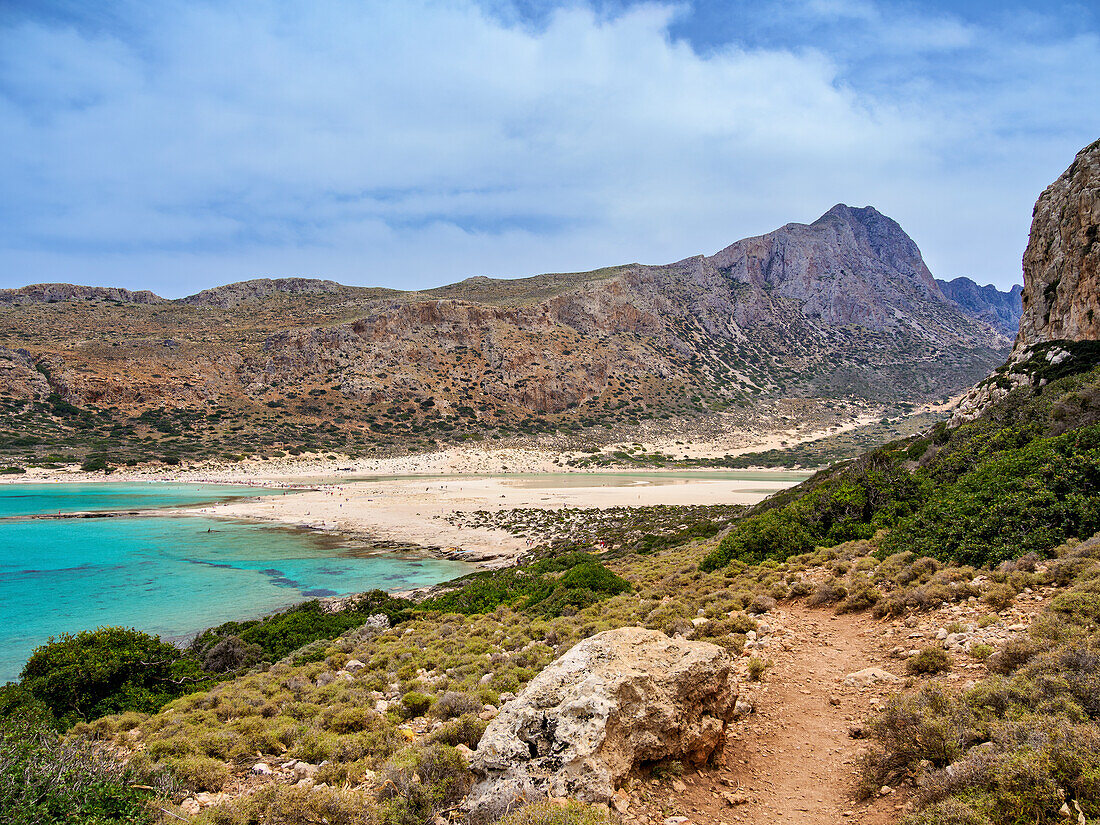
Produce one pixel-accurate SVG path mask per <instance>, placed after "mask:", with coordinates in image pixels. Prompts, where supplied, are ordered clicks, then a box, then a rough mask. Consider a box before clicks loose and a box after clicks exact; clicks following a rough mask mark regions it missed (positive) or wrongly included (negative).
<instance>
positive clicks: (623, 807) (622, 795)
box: [611, 788, 630, 814]
mask: <svg viewBox="0 0 1100 825" xmlns="http://www.w3.org/2000/svg"><path fill="white" fill-rule="evenodd" d="M611 807H612V808H614V809H615V810H616V811H618V812H619V813H621V814H625V813H626V812H627V811H628V810H629V809H630V797H629V796H628V795H627V793H626V791H624V790H623V789H622V788H619V790H617V791H615V795H614V796H612V797H611Z"/></svg>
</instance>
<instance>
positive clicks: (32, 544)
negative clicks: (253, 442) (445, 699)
mask: <svg viewBox="0 0 1100 825" xmlns="http://www.w3.org/2000/svg"><path fill="white" fill-rule="evenodd" d="M77 487H80V488H89V489H80V490H78V489H75V488H77ZM20 488H23V489H20ZM31 488H33V489H31ZM41 488H50V489H47V490H43V489H41ZM134 488H137V489H134ZM150 488H153V489H150ZM51 492H53V493H54V495H51ZM266 492H270V491H266V490H257V489H253V488H244V487H232V486H230V485H209V486H208V485H197V484H188V485H182V484H181V485H173V484H144V485H135V484H118V485H116V484H112V483H110V482H107V483H98V484H87V485H68V484H35V485H21V484H11V485H2V486H0V512H3V513H4V514H5V516H6V517H3V518H0V681H5V680H9V679H14V678H17V677H18V674H19V671H20V670H21V669H22V667H23V664H24V662H25V661H26V658H27V656H28V655H29V654H30V652H31V651H32V650H33V649H34V648H35V647H36V646H38V645H40V644H42V643H44V642H45V641H47V640H48V638H49V637H50V636H51V635H56V634H59V633H64V632H77V631H79V630H86V629H94V628H95V627H98V626H101V625H124V626H127V627H136V628H138V629H139V630H143V631H146V632H149V633H155V634H158V635H161V636H166V637H182V636H186V635H187V634H190V633H194V632H196V631H198V630H201V629H203V628H205V627H209V626H211V625H215V624H219V623H221V622H224V621H229V620H231V619H244V618H250V617H256V616H260V615H263V614H265V613H268V612H271V611H273V610H277V609H279V608H283V607H286V606H288V605H290V604H293V603H295V602H299V601H302V600H304V599H308V598H314V597H318V596H327V595H337V594H346V593H357V592H362V591H365V590H372V589H375V588H380V589H383V590H389V591H394V590H407V589H411V588H414V587H421V586H424V585H429V584H434V583H437V582H440V581H445V580H447V579H450V578H454V577H456V576H460V575H464V574H465V573H467V572H469V571H470V570H471V569H472V568H471V566H470V565H466V564H461V563H458V562H451V561H443V560H439V559H433V558H427V557H424V556H423V555H418V554H416V553H415V552H413V551H411V550H410V551H409V552H394V551H392V550H391V551H378V550H377V549H376V548H374V547H372V546H371V545H370V544H369V543H367V542H362V541H360V542H341V543H334V542H333V541H332V540H331V539H330V538H328V537H324V536H318V535H316V534H314V533H312V532H310V531H304V530H292V529H285V528H277V527H268V526H260V525H254V524H248V523H238V522H233V521H226V520H221V519H206V518H201V517H194V516H171V515H163V510H160V511H159V512H158V513H157V514H155V515H148V516H125V517H115V518H102V519H98V518H97V519H40V518H26V516H33V515H41V514H56V513H57V512H58V511H61V512H63V513H64V512H86V511H90V510H119V509H125V510H130V509H133V508H134V507H135V506H137V507H149V508H164V507H169V506H182V505H196V504H202V503H208V502H214V501H225V500H227V499H232V498H236V497H250V496H255V495H257V494H261V493H266ZM274 492H281V491H274Z"/></svg>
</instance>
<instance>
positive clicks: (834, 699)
mask: <svg viewBox="0 0 1100 825" xmlns="http://www.w3.org/2000/svg"><path fill="white" fill-rule="evenodd" d="M829 704H830V705H832V706H833V707H834V708H835V707H840V697H839V696H830V697H829Z"/></svg>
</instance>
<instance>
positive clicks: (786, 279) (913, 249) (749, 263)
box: [708, 203, 948, 330]
mask: <svg viewBox="0 0 1100 825" xmlns="http://www.w3.org/2000/svg"><path fill="white" fill-rule="evenodd" d="M708 260H709V261H710V262H711V263H712V264H713V265H714V266H716V267H718V268H719V269H722V270H725V271H727V272H728V273H729V274H730V277H732V278H735V279H737V280H740V281H744V282H746V283H748V284H750V285H752V286H753V287H756V288H760V289H764V290H766V291H768V292H769V294H772V295H775V296H778V297H783V298H786V299H790V300H792V301H798V302H801V304H802V306H803V312H804V314H805V315H806V317H808V318H815V319H819V320H820V321H821V322H822V323H826V324H832V325H835V324H859V325H861V326H864V327H866V328H868V329H872V330H885V329H891V328H897V327H899V326H907V325H910V320H911V319H913V318H914V317H915V316H916V315H920V314H922V312H923V308H925V307H928V306H931V307H934V308H936V310H937V311H938V310H939V309H942V308H943V305H944V304H947V303H948V302H947V299H946V298H945V297H944V295H943V293H942V292H940V288H939V286H937V284H936V282H935V280H934V279H933V278H932V273H931V272H929V271H928V267H927V266H926V265H925V263H924V259H923V258H922V257H921V253H920V249H919V248H918V247H917V245H916V243H914V241H913V239H912V238H910V237H909V236H908V235H907V234H905V231H904V230H903V229H902V228H901V227H900V226H899V225H898V223H897V222H896V221H894V220H892V219H891V218H888V217H886V216H885V215H883V214H882V213H881V212H879V211H878V210H876V209H874V208H873V207H870V206H866V207H862V208H859V207H851V206H848V205H846V204H842V203H841V204H837V205H836V206H834V207H833V208H832V209H830V210H829V211H828V212H826V213H825V214H824V215H822V216H821V217H820V218H818V219H817V220H816V221H814V222H813V223H811V224H801V223H789V224H787V225H785V226H783V227H780V228H779V229H777V230H776V231H774V232H770V233H768V234H767V235H760V236H758V237H755V238H747V239H745V240H743V241H738V242H737V243H735V244H732V245H731V246H728V247H726V248H725V249H723V250H722V251H721V252H719V253H718V254H717V255H715V256H713V257H712V258H710V259H708ZM918 323H920V322H918Z"/></svg>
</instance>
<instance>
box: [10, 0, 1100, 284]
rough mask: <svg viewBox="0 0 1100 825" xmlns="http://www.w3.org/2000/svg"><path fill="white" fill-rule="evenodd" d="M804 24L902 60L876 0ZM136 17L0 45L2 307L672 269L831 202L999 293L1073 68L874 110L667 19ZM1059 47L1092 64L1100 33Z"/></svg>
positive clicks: (200, 9)
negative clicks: (687, 33)
mask: <svg viewBox="0 0 1100 825" xmlns="http://www.w3.org/2000/svg"><path fill="white" fill-rule="evenodd" d="M814 3H815V6H816V8H817V11H818V13H821V14H826V13H827V14H833V15H847V16H853V15H854V16H860V17H862V18H863V19H866V20H869V21H870V22H871V24H872V27H873V28H875V29H876V30H877V31H878V32H879V33H878V34H876V35H874V37H875V38H876V40H877V42H879V44H880V46H881V47H882V48H884V49H889V48H892V47H891V45H890V38H891V37H893V36H894V35H895V34H897V33H898V31H899V30H898V29H897V27H894V26H892V25H890V21H889V20H888V19H887V18H886V17H884V16H883V13H882V11H881V9H880V8H879V7H878V6H875V5H873V4H870V3H858V2H844V3H837V2H828V1H827V0H814ZM125 8H126V10H127V14H126V15H125V16H126V17H127V19H128V23H129V26H128V27H127V28H126V29H125V30H117V29H116V30H115V31H114V33H113V34H112V33H111V32H110V31H109V30H107V31H105V30H103V29H97V30H95V31H94V32H91V33H89V31H86V30H83V29H78V28H71V27H70V28H63V27H62V28H59V27H57V26H56V24H47V23H40V22H39V23H36V22H23V23H20V24H19V25H18V26H13V27H11V28H9V29H7V30H2V31H0V143H2V144H3V145H4V146H6V147H9V148H8V152H7V156H6V158H5V159H4V160H0V193H2V194H3V198H2V199H0V200H2V202H4V203H6V204H7V205H6V206H0V218H2V219H3V220H2V224H0V286H3V285H19V284H22V283H27V282H32V281H40V280H68V281H84V282H99V283H119V284H122V285H129V286H153V287H154V288H157V289H160V290H161V291H163V292H165V293H167V294H183V293H186V292H191V291H195V290H198V289H200V288H203V287H206V286H210V285H212V284H213V283H215V282H224V281H227V280H239V279H243V278H248V277H256V276H261V275H273V274H274V275H291V274H305V275H315V276H321V277H332V278H336V279H338V280H343V281H346V282H352V283H372V284H373V283H377V284H383V285H391V286H403V287H417V286H428V285H434V284H437V283H441V282H445V281H448V280H454V279H458V278H461V277H465V276H467V275H471V274H481V273H488V274H505V275H524V274H531V273H533V272H538V271H549V270H567V269H576V268H589V267H595V266H600V265H605V264H610V263H617V262H622V261H627V260H644V261H649V262H663V261H668V260H674V259H677V258H681V257H684V256H686V255H689V254H694V253H697V252H713V251H715V250H716V249H718V248H720V247H721V246H724V245H725V244H727V243H729V242H731V241H733V240H736V239H737V238H739V237H742V236H744V235H747V234H753V233H757V232H763V231H767V230H769V229H771V228H774V227H775V226H778V225H780V224H782V223H785V222H787V221H790V220H812V219H813V218H814V217H816V216H817V214H819V213H820V212H822V211H824V210H825V209H827V208H828V207H829V206H830V205H832V204H833V203H834V202H837V201H841V200H844V201H848V202H851V203H855V204H857V205H864V204H866V203H873V204H874V205H876V206H878V207H879V208H880V209H882V210H883V211H885V212H886V213H887V214H892V215H893V216H894V217H896V218H898V219H899V220H900V221H901V222H902V225H903V226H905V227H906V228H907V229H909V230H910V232H911V234H913V235H914V237H915V238H916V239H917V241H918V242H919V243H920V244H921V245H922V248H923V249H924V251H925V253H926V254H927V255H928V257H929V259H930V263H932V264H933V268H934V271H936V273H937V274H938V275H940V276H942V277H950V276H953V275H955V274H959V273H960V272H963V273H966V274H972V275H975V276H977V277H979V278H981V279H983V280H996V281H999V282H1000V283H1008V282H1009V281H1011V280H1012V279H1013V278H1014V277H1015V276H1016V274H1017V272H1018V266H1011V267H1009V266H1006V264H1007V262H1008V261H1009V260H1010V259H1011V258H1012V257H1013V256H1015V257H1016V258H1017V260H1018V254H1019V251H1021V250H1022V247H1023V242H1024V237H1019V238H1018V242H1017V243H1016V248H1015V249H1012V250H1010V253H1011V254H1006V252H1005V250H1004V249H1003V245H1004V241H1003V240H1002V238H1001V237H999V236H998V235H997V234H996V233H997V231H998V228H1003V227H1006V226H1011V227H1012V235H1011V237H1016V235H1017V234H1019V229H1020V226H1021V225H1022V226H1023V229H1024V235H1026V221H1027V218H1028V217H1029V211H1030V201H1031V200H1033V198H1034V196H1035V195H1036V194H1037V193H1038V189H1037V188H1035V186H1036V184H1035V183H1034V182H1033V181H1032V180H1031V179H1030V178H1025V179H1021V180H1017V179H1016V178H1019V177H1020V175H1019V172H1020V170H1021V169H1027V168H1031V167H1034V166H1035V165H1036V164H1035V162H1034V161H1035V158H1033V157H1031V158H1029V157H1019V156H1017V155H1016V154H1014V153H1016V152H1017V150H1018V148H1019V147H1020V146H1021V145H1023V144H1022V143H1021V138H1019V136H1018V135H1017V134H1016V133H1015V132H1013V133H1011V134H1009V133H1007V130H1008V126H1009V124H1008V122H1007V119H1006V113H1011V115H1012V117H1014V118H1018V117H1019V116H1020V112H1021V110H1024V111H1025V115H1026V110H1027V108H1028V107H1029V106H1031V107H1035V106H1037V105H1038V107H1039V111H1038V112H1032V113H1031V114H1030V115H1026V116H1025V118H1024V120H1025V121H1026V122H1028V123H1031V122H1034V121H1038V122H1040V123H1041V122H1042V116H1043V114H1044V111H1045V110H1044V109H1043V106H1044V105H1045V104H1044V103H1043V99H1042V97H1043V95H1047V96H1050V97H1051V98H1052V100H1053V103H1052V104H1051V105H1053V104H1054V103H1058V102H1059V98H1060V94H1059V93H1058V92H1057V91H1056V92H1054V93H1053V94H1052V93H1051V92H1050V91H1048V90H1047V91H1045V90H1044V88H1045V84H1044V79H1046V80H1049V78H1050V77H1053V76H1056V75H1057V73H1059V72H1062V71H1064V70H1065V68H1066V66H1065V63H1066V58H1065V57H1064V56H1062V57H1059V55H1058V53H1057V52H1056V51H1055V46H1054V45H1053V44H1045V45H1044V44H1028V43H1024V42H1018V43H1013V44H1008V45H1011V46H1012V48H1015V49H1019V50H1021V51H1020V54H1022V53H1023V52H1024V51H1025V50H1031V51H1029V52H1028V53H1027V54H1024V55H1023V57H1022V58H1021V59H1022V60H1024V62H1026V63H1027V65H1028V66H1033V65H1041V66H1042V67H1043V75H1042V76H1041V77H1037V78H1031V79H1029V80H1028V81H1027V82H1024V91H1025V92H1026V99H1022V98H1021V96H1020V95H1019V94H1017V93H1016V90H1014V89H1013V88H1012V87H1009V86H1007V85H1005V84H998V83H997V82H996V78H994V79H992V80H988V81H986V83H985V84H984V86H982V88H981V90H980V93H975V92H974V91H972V90H968V89H966V88H957V87H949V88H943V87H942V82H941V81H938V80H935V79H931V80H926V81H924V82H917V83H911V84H899V85H898V86H897V88H896V90H895V91H894V92H893V93H886V92H884V91H883V89H881V88H875V89H873V90H870V91H869V90H867V89H862V88H861V87H860V84H859V83H858V82H854V81H853V79H852V78H851V77H850V75H849V74H848V70H849V68H850V67H848V66H847V65H846V63H845V61H846V60H847V59H848V58H847V57H846V56H845V55H844V53H843V50H842V49H837V50H830V49H829V48H828V45H829V44H822V47H821V48H818V49H816V50H806V49H799V48H793V47H792V48H778V47H773V48H766V49H765V48H749V47H747V46H745V45H732V44H731V45H728V46H726V47H724V48H719V49H713V50H709V51H707V52H706V53H698V52H696V51H695V50H693V49H692V48H691V47H690V45H689V44H688V43H686V42H684V41H682V40H674V39H671V38H670V36H669V27H670V25H671V24H672V22H673V20H674V18H675V16H676V15H677V14H682V13H683V9H682V8H680V7H672V6H661V5H645V6H639V7H635V8H632V9H629V10H625V11H620V12H617V13H614V14H607V13H604V14H598V13H596V12H594V11H592V10H591V9H589V8H587V7H585V6H570V7H567V8H564V9H562V10H559V11H557V12H556V13H554V14H552V15H551V16H550V17H549V19H548V20H547V22H546V23H545V25H542V26H538V27H533V26H528V25H524V24H521V23H520V22H517V21H516V20H515V19H512V20H509V19H508V17H507V16H502V15H500V14H491V13H489V12H487V11H486V10H485V8H484V7H482V6H479V5H477V4H474V3H472V2H441V1H439V0H409V1H408V2H404V3H400V4H396V3H390V2H379V1H378V0H373V1H369V2H352V0H316V1H315V2H311V3H297V4H295V3H290V4H288V3H276V2H274V0H271V2H263V1H262V0H242V2H236V3H232V4H213V3H182V2H181V3H163V4H155V5H144V4H140V5H139V4H135V5H132V6H127V7H125ZM926 22H927V25H926V26H925V27H924V28H923V29H921V28H919V27H918V28H914V27H910V31H911V32H912V33H913V38H914V41H913V42H917V41H919V42H920V43H923V44H924V46H922V48H932V47H935V48H953V49H963V48H968V47H970V44H971V43H972V41H973V30H972V27H968V26H963V25H962V24H959V23H956V22H955V21H952V20H951V19H949V18H932V19H929V20H928V21H926ZM1001 45H1005V44H1004V43H1001ZM1058 45H1062V44H1058ZM984 48H985V46H983V49H984ZM1075 48H1076V51H1075V52H1074V55H1075V57H1076V59H1078V60H1079V61H1083V65H1086V66H1087V65H1090V64H1089V62H1088V61H1090V60H1091V61H1093V65H1095V64H1097V60H1096V53H1097V50H1096V41H1095V38H1091V39H1090V38H1089V37H1082V38H1079V39H1078V41H1077V42H1076V46H1075ZM1042 49H1046V51H1036V50H1042ZM1017 56H1018V55H1017ZM1011 60H1012V55H1009V56H1008V57H1005V58H1004V59H1003V62H1004V64H1005V65H1004V67H1003V68H1002V69H1001V71H1002V72H1004V73H1005V74H1006V75H1008V74H1010V70H1011V68H1012V65H1013V64H1012V63H1011ZM1080 65H1082V63H1079V64H1078V66H1080ZM1078 71H1080V69H1078ZM1021 82H1023V81H1021ZM1046 85H1049V84H1046ZM1071 86H1072V84H1071ZM1075 88H1076V87H1073V88H1071V89H1069V90H1068V91H1066V92H1064V93H1062V94H1063V95H1071V94H1076V93H1077V92H1076V91H1075ZM1093 109H1094V110H1095V107H1093ZM1059 117H1060V118H1062V120H1061V121H1059V124H1060V125H1061V126H1063V127H1064V129H1065V130H1066V131H1069V132H1073V131H1074V129H1076V130H1078V131H1080V128H1081V124H1082V122H1084V123H1086V124H1088V123H1090V122H1091V124H1096V123H1097V122H1098V121H1097V119H1096V116H1095V115H1091V116H1089V115H1086V116H1085V117H1079V118H1077V119H1076V120H1075V119H1074V118H1072V117H1066V116H1065V115H1064V114H1062V115H1059ZM1089 117H1091V121H1090V120H1089V119H1088V118H1089ZM1018 125H1019V122H1018V121H1017V122H1016V126H1018ZM1017 131H1018V130H1017ZM1038 140H1039V143H1040V145H1042V147H1043V151H1044V152H1045V153H1046V154H1043V155H1042V158H1044V159H1045V158H1047V157H1056V158H1058V161H1057V162H1058V163H1059V164H1060V166H1059V167H1058V168H1057V169H1054V170H1050V169H1048V168H1040V169H1039V170H1038V172H1037V173H1035V174H1033V175H1031V178H1035V177H1037V178H1038V180H1040V181H1041V180H1046V179H1048V178H1050V177H1052V175H1051V171H1053V173H1054V174H1057V172H1058V171H1060V168H1061V167H1062V166H1065V165H1066V163H1068V161H1069V157H1068V156H1065V157H1063V155H1064V152H1065V146H1066V145H1073V144H1074V142H1077V143H1080V142H1082V141H1081V139H1080V138H1079V137H1078V136H1077V135H1076V134H1071V135H1069V136H1068V137H1063V136H1060V135H1059V136H1055V137H1045V138H1039V139H1038ZM1067 141H1068V143H1067ZM1029 164H1030V165H1031V166H1030V167H1029ZM1010 176H1011V177H1012V179H1008V178H1009V177H1010ZM1040 188H1041V187H1040ZM971 251H973V254H971Z"/></svg>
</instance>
